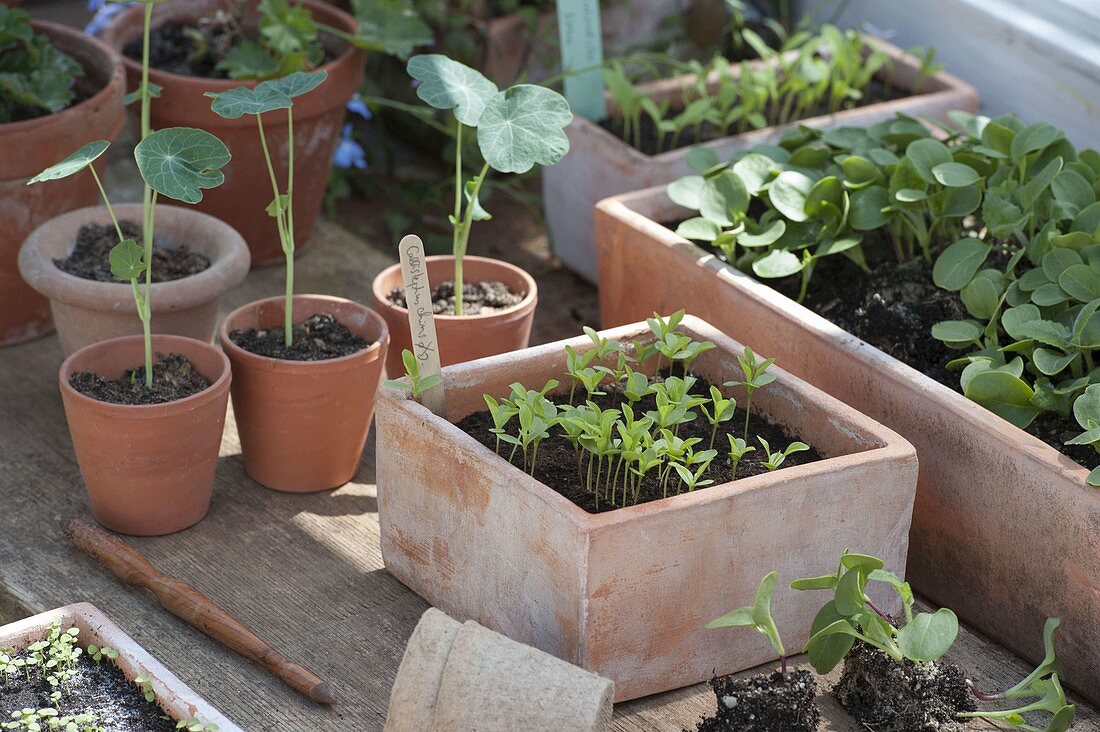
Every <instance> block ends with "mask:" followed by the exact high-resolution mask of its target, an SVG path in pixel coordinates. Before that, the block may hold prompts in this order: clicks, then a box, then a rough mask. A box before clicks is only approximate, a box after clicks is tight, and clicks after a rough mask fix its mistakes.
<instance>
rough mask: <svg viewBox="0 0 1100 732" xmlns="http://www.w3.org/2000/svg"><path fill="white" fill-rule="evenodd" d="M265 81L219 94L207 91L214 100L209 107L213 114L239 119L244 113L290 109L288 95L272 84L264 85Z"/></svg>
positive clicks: (290, 103)
mask: <svg viewBox="0 0 1100 732" xmlns="http://www.w3.org/2000/svg"><path fill="white" fill-rule="evenodd" d="M267 83H268V82H264V84H260V85H258V86H257V87H256V88H254V89H253V88H249V87H247V86H239V87H237V88H235V89H230V90H228V91H224V92H221V93H220V94H215V93H214V92H207V93H206V96H208V97H211V98H213V100H214V101H213V102H212V103H211V104H210V109H211V110H212V111H213V112H214V114H216V115H218V116H219V117H223V118H225V119H239V118H241V117H243V116H244V115H246V114H263V113H264V112H273V111H275V110H276V109H290V108H291V106H292V105H293V104H294V103H293V102H292V101H290V97H288V96H287V95H286V94H284V93H283V92H281V91H279V90H278V89H277V88H275V87H273V86H266V84H267Z"/></svg>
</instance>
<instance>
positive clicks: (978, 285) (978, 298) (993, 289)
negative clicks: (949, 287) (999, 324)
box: [959, 272, 1001, 320]
mask: <svg viewBox="0 0 1100 732" xmlns="http://www.w3.org/2000/svg"><path fill="white" fill-rule="evenodd" d="M978 274H979V276H976V277H975V278H974V279H972V280H970V283H969V284H968V285H967V286H966V287H964V288H963V289H962V292H960V293H959V295H960V297H962V301H963V305H965V306H966V309H967V312H969V313H970V314H971V315H973V316H974V317H975V318H980V319H982V320H989V319H990V318H992V317H993V314H994V313H995V312H996V311H997V305H998V304H999V303H1000V298H1001V292H1000V289H999V288H998V287H997V285H996V283H994V282H993V280H992V279H990V278H989V277H982V276H980V275H981V273H980V272H979V273H978Z"/></svg>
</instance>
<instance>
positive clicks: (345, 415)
mask: <svg viewBox="0 0 1100 732" xmlns="http://www.w3.org/2000/svg"><path fill="white" fill-rule="evenodd" d="M284 303H285V300H284V298H282V297H272V298H268V299H266V300H259V301H257V302H252V303H249V304H247V305H244V306H242V307H240V308H237V309H236V310H234V311H233V312H232V313H231V314H230V315H229V317H228V318H226V319H225V322H224V323H222V327H221V331H220V337H221V344H222V348H223V349H224V350H225V353H226V355H228V357H229V362H230V363H231V364H232V366H233V390H232V393H233V414H234V415H235V416H236V419H237V431H238V432H239V433H240V438H241V450H242V452H243V453H244V468H245V471H246V472H247V473H248V474H249V475H250V476H251V477H252V479H253V480H255V481H257V482H258V483H262V484H263V485H265V486H267V487H268V488H274V489H275V490H280V491H289V492H293V493H306V492H312V491H323V490H327V489H329V488H336V487H338V486H341V485H343V484H344V483H347V482H348V481H349V480H351V479H352V478H353V477H354V476H355V473H356V471H357V470H358V469H359V460H360V458H361V456H362V454H363V445H364V443H365V442H366V440H367V432H369V431H370V424H371V418H372V417H373V415H374V400H375V396H376V394H377V391H378V385H379V383H380V382H381V381H382V367H383V365H384V364H385V361H386V349H387V348H388V346H389V331H388V330H387V328H386V323H385V321H384V320H382V318H381V317H379V316H378V314H377V313H375V312H374V311H373V310H371V309H370V308H368V307H367V306H366V305H360V304H359V303H357V302H352V301H351V300H344V299H343V298H339V297H326V296H324V295H295V296H294V313H293V319H294V322H295V323H300V322H302V321H303V320H305V319H307V318H309V317H311V316H313V315H317V314H319V313H329V314H331V315H333V316H334V317H335V318H336V319H337V320H338V321H339V322H341V323H343V324H344V325H345V326H347V327H348V329H349V330H351V331H352V332H353V333H355V334H356V335H358V336H360V337H362V338H363V339H365V340H367V341H369V342H370V343H371V346H370V347H369V348H366V349H365V350H362V351H359V352H358V353H353V354H351V355H348V356H343V357H342V358H333V359H328V360H325V361H289V360H283V359H278V358H269V357H267V356H260V355H257V354H255V353H252V352H250V351H246V350H245V349H243V348H241V347H240V346H238V345H237V344H235V343H233V341H232V340H230V338H229V334H230V333H231V332H233V331H235V330H243V329H246V328H269V327H272V326H275V325H282V324H283V306H284Z"/></svg>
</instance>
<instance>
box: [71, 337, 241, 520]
mask: <svg viewBox="0 0 1100 732" xmlns="http://www.w3.org/2000/svg"><path fill="white" fill-rule="evenodd" d="M158 353H163V354H165V355H167V354H170V353H181V354H183V355H184V356H186V357H187V358H188V359H189V360H190V361H191V362H192V363H193V364H194V365H195V368H196V370H197V371H198V372H199V373H200V374H202V375H203V376H204V377H205V378H206V380H207V381H209V382H210V386H209V387H207V388H206V389H204V390H203V391H201V392H199V393H198V394H193V395H191V396H189V397H186V398H184V399H178V400H176V401H174V402H168V403H166V404H148V405H126V404H110V403H107V402H101V401H99V400H97V399H93V398H92V397H89V396H86V395H84V394H81V393H80V392H78V391H77V390H76V389H74V388H73V387H72V386H70V385H69V379H70V377H71V376H72V375H73V374H74V373H77V372H80V371H85V370H90V371H94V372H95V373H97V374H99V375H101V376H104V377H106V378H112V379H116V378H119V377H120V376H122V374H123V373H124V372H125V370H126V369H130V368H134V367H137V366H140V365H142V364H143V363H144V339H143V338H142V337H141V336H124V337H122V338H113V339H111V340H108V341H102V342H100V343H93V344H92V345H90V346H85V347H84V348H82V349H80V350H79V351H77V352H76V353H74V354H73V355H72V356H69V357H68V358H67V359H65V362H64V363H63V364H61V369H60V371H59V373H58V384H59V386H60V388H61V400H62V402H63V403H64V405H65V418H66V420H67V421H68V423H69V434H70V435H71V436H72V440H73V448H74V450H75V451H76V459H77V463H79V465H80V474H81V476H82V477H83V478H84V485H85V487H86V488H87V490H88V501H89V503H90V504H91V507H92V514H93V515H94V516H95V519H96V521H98V522H99V523H100V524H102V525H103V526H105V527H107V528H108V529H111V530H112V531H117V532H119V533H123V534H131V535H134V536H161V535H164V534H171V533H174V532H176V531H182V530H183V529H186V528H188V527H190V526H193V525H194V524H196V523H198V522H199V521H201V520H202V519H203V517H205V516H206V512H207V510H208V509H209V508H210V496H211V493H212V491H213V486H214V471H215V469H216V467H217V464H218V451H219V448H220V447H221V441H222V429H223V427H224V425H225V414H226V407H227V405H228V402H229V383H230V380H231V371H230V367H229V359H228V358H226V356H225V354H224V353H222V352H221V351H220V350H219V349H217V348H215V347H214V346H212V345H210V344H209V343H204V342H201V341H197V340H195V339H193V338H183V337H180V336H171V335H155V336H153V354H154V359H156V354H158Z"/></svg>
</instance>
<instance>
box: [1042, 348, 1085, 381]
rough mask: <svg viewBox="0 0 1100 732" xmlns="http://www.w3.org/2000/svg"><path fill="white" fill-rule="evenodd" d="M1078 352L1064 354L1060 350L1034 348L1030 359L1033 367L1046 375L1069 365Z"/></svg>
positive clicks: (1060, 370)
mask: <svg viewBox="0 0 1100 732" xmlns="http://www.w3.org/2000/svg"><path fill="white" fill-rule="evenodd" d="M1077 356H1078V354H1076V353H1070V354H1068V355H1067V354H1064V353H1062V352H1061V351H1053V350H1051V349H1049V348H1036V349H1035V350H1034V351H1032V353H1031V360H1032V362H1033V363H1034V364H1035V368H1037V369H1039V371H1040V372H1042V373H1044V374H1046V375H1047V376H1054V375H1055V374H1058V373H1061V372H1062V370H1063V369H1065V368H1066V366H1069V365H1070V364H1071V363H1073V361H1075V360H1076V359H1077Z"/></svg>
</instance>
